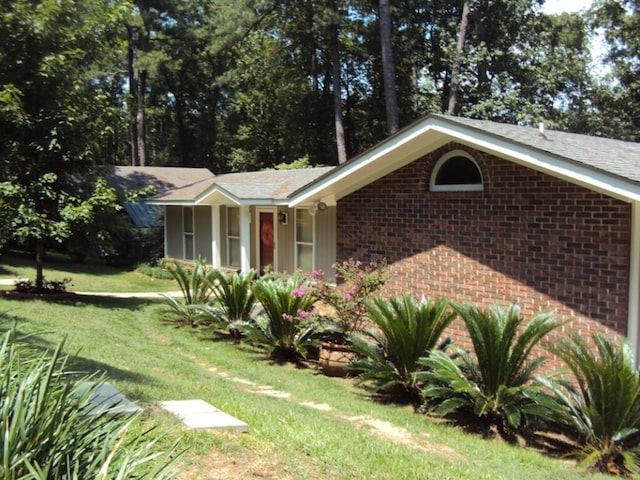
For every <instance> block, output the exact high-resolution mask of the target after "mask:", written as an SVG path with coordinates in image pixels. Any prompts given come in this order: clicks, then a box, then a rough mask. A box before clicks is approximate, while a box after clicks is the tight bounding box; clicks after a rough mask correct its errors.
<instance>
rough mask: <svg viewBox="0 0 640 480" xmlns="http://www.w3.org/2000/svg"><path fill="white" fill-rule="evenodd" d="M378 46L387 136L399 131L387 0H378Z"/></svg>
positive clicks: (389, 13) (389, 9) (389, 10)
mask: <svg viewBox="0 0 640 480" xmlns="http://www.w3.org/2000/svg"><path fill="white" fill-rule="evenodd" d="M378 14H379V17H380V44H381V47H382V72H383V77H384V99H385V106H386V109H387V131H388V132H389V135H391V134H394V133H395V132H397V131H398V130H400V119H399V114H398V96H397V93H396V90H397V86H396V67H395V64H394V62H393V49H392V46H391V8H390V6H389V0H380V2H379V13H378Z"/></svg>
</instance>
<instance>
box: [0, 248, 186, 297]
mask: <svg viewBox="0 0 640 480" xmlns="http://www.w3.org/2000/svg"><path fill="white" fill-rule="evenodd" d="M44 277H45V279H47V280H63V279H65V278H70V279H71V282H70V283H69V284H68V285H67V289H68V290H70V291H76V292H156V291H157V292H166V291H172V290H179V288H178V285H177V283H176V282H175V281H173V280H162V279H157V278H152V277H150V276H147V275H144V274H142V273H140V272H138V271H135V270H134V271H129V270H124V269H121V268H115V267H111V266H109V265H94V264H86V263H68V262H61V261H56V260H55V259H50V260H48V261H45V265H44ZM0 278H27V279H30V280H35V278H36V268H35V257H29V256H8V255H0ZM4 288H7V287H4ZM9 288H11V287H9Z"/></svg>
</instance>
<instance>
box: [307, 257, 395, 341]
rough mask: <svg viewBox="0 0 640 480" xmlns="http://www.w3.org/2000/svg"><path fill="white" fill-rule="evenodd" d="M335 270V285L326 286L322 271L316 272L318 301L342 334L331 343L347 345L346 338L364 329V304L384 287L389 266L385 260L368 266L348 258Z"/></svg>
mask: <svg viewBox="0 0 640 480" xmlns="http://www.w3.org/2000/svg"><path fill="white" fill-rule="evenodd" d="M332 268H333V269H334V270H335V278H336V285H331V284H329V283H327V282H326V281H325V279H324V275H323V274H322V272H314V273H313V275H312V279H313V281H314V282H315V285H316V287H315V288H316V294H317V296H318V298H319V299H320V300H322V301H323V302H324V303H325V304H326V305H328V306H329V307H330V308H331V312H330V313H329V314H328V316H329V319H328V320H329V322H331V323H333V324H334V325H335V327H336V329H337V331H338V333H339V335H334V336H333V337H334V338H333V339H332V340H333V341H336V342H342V343H344V342H345V339H346V337H347V335H349V334H351V333H353V332H356V331H360V330H362V329H363V327H364V326H365V324H366V322H367V307H366V306H365V304H364V301H365V300H366V299H368V298H371V297H372V296H374V295H375V294H376V293H378V292H379V291H380V290H381V289H382V288H383V287H384V286H385V284H386V283H387V279H388V278H389V267H388V265H387V262H386V260H384V259H383V260H381V261H379V262H373V261H372V262H368V263H365V262H361V261H360V260H354V259H349V260H345V261H343V262H340V263H336V264H334V265H332Z"/></svg>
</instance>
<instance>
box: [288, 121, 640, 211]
mask: <svg viewBox="0 0 640 480" xmlns="http://www.w3.org/2000/svg"><path fill="white" fill-rule="evenodd" d="M450 142H457V143H461V144H463V145H467V146H470V147H473V148H476V149H478V150H482V151H485V152H489V153H492V154H494V155H496V156H498V157H501V158H505V159H507V160H510V161H513V162H514V163H518V164H520V165H524V166H526V167H529V168H532V169H535V170H539V171H541V172H545V173H548V174H550V175H553V176H556V177H559V178H562V179H565V180H566V181H569V182H572V183H576V184H579V185H582V186H584V187H586V188H589V189H591V190H595V191H598V192H601V193H604V194H606V195H610V196H612V197H615V198H618V199H621V200H624V201H628V202H630V201H640V144H639V143H633V142H624V141H621V140H611V139H607V138H602V137H591V136H587V135H580V134H574V133H565V132H559V131H552V130H547V131H545V132H544V133H541V132H540V130H539V129H536V128H532V127H524V126H518V125H508V124H502V123H496V122H491V121H487V120H473V119H468V118H461V117H450V116H446V115H435V114H434V115H429V116H427V117H424V118H423V119H421V120H419V121H417V122H416V123H414V124H413V125H410V126H408V127H407V128H405V129H403V130H401V131H400V132H398V133H397V134H395V135H393V136H391V137H389V138H387V139H386V140H384V141H382V142H380V143H379V144H377V145H376V146H374V147H373V148H371V149H369V150H367V151H366V152H364V153H362V154H361V155H358V156H357V157H354V158H353V159H351V160H349V161H348V162H346V163H345V164H343V165H340V166H339V167H337V168H335V169H334V170H333V171H331V172H329V173H327V174H325V175H324V176H323V177H321V178H319V179H317V180H315V181H314V182H312V183H310V184H308V185H305V186H304V187H302V188H301V189H300V190H298V191H296V192H294V193H293V194H292V196H291V201H290V206H296V205H299V204H301V203H308V202H310V201H311V202H313V201H320V200H322V201H325V202H335V201H337V200H339V199H340V198H342V197H344V196H346V195H348V194H350V193H352V192H354V191H356V190H358V189H359V188H362V187H363V186H365V185H367V184H369V183H371V182H373V181H375V180H377V179H379V178H381V177H383V176H385V175H387V174H388V173H390V172H392V171H394V170H396V169H398V168H401V167H403V166H404V165H407V164H409V163H411V162H412V161H414V160H416V159H418V158H420V157H422V156H423V155H425V154H427V153H429V152H431V151H433V150H436V149H438V148H440V147H441V146H443V145H446V144H447V143H450Z"/></svg>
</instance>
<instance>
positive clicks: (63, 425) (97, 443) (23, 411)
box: [0, 332, 180, 480]
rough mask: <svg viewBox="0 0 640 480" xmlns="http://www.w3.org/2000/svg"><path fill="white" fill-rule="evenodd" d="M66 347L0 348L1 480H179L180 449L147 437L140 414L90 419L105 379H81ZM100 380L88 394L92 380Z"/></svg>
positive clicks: (6, 341) (7, 344) (11, 339)
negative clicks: (72, 367) (46, 349)
mask: <svg viewBox="0 0 640 480" xmlns="http://www.w3.org/2000/svg"><path fill="white" fill-rule="evenodd" d="M62 347H63V344H60V345H59V346H58V347H57V348H56V350H55V351H53V353H49V352H44V353H43V352H39V351H36V350H34V349H33V348H32V347H30V346H29V345H27V344H25V343H18V342H16V341H15V334H14V332H9V333H7V334H5V336H4V338H3V339H2V343H1V344H0V424H1V425H2V442H1V445H2V446H1V448H0V478H2V479H3V480H18V479H30V480H59V479H60V480H62V479H64V480H66V479H69V480H72V479H89V478H91V479H129V478H136V479H140V480H158V479H171V478H175V477H176V475H177V471H176V469H175V466H176V465H175V464H176V461H177V459H178V457H179V456H180V455H179V454H176V445H175V444H174V445H173V446H170V447H169V448H168V449H167V450H165V451H162V449H161V447H160V443H162V442H164V440H161V439H162V436H154V435H152V433H151V431H148V430H147V431H142V433H136V431H141V429H140V427H138V426H137V424H138V422H139V420H140V418H139V416H137V415H133V416H124V415H112V414H109V413H107V412H105V413H102V414H91V410H93V409H94V408H95V406H94V405H93V404H92V403H91V397H93V396H95V395H96V392H97V390H98V389H99V388H100V385H101V383H103V380H97V381H96V379H95V378H90V377H84V378H80V379H77V378H75V377H74V376H73V375H72V373H71V372H70V371H69V370H68V368H67V363H68V361H67V358H66V357H65V356H63V355H62V353H61V352H62ZM89 380H91V381H95V383H93V386H91V387H90V388H86V385H87V383H86V382H87V381H89Z"/></svg>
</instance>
